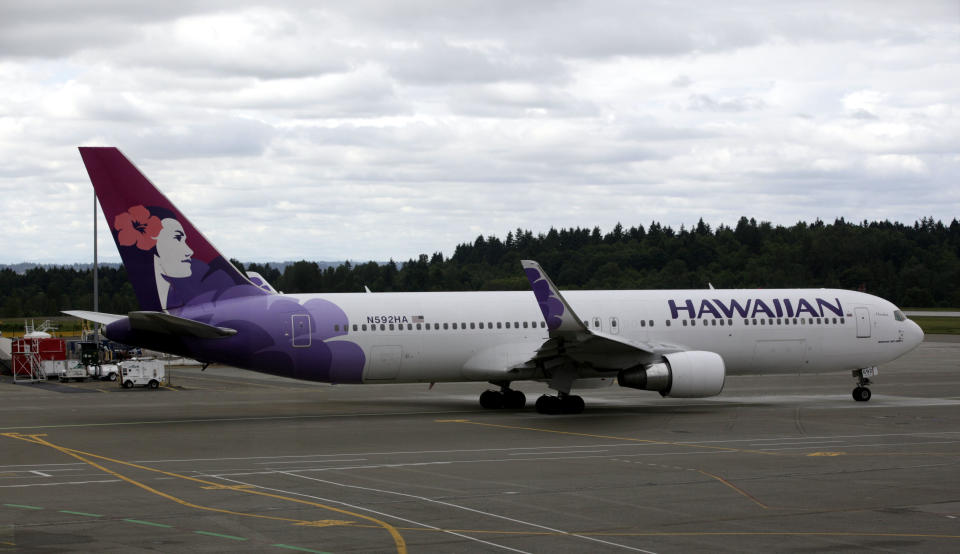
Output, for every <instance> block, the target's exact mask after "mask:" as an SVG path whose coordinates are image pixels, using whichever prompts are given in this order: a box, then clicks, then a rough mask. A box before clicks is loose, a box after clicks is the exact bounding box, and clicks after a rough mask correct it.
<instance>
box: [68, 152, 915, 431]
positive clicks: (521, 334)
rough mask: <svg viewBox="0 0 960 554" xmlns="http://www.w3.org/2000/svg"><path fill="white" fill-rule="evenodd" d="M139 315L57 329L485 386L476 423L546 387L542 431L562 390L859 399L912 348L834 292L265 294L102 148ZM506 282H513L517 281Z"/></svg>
mask: <svg viewBox="0 0 960 554" xmlns="http://www.w3.org/2000/svg"><path fill="white" fill-rule="evenodd" d="M80 155H81V157H82V158H83V162H84V164H85V165H86V168H87V172H88V173H89V175H90V180H91V182H92V183H93V187H94V190H95V192H96V195H97V198H98V199H99V201H100V206H101V208H102V209H103V212H104V215H105V216H106V218H107V221H108V222H109V223H110V226H111V227H112V234H113V238H114V240H115V241H116V244H117V248H118V249H119V251H120V255H121V257H122V258H123V264H124V266H125V267H126V270H127V274H128V275H129V277H130V281H131V283H132V285H133V288H134V291H135V293H136V296H137V300H138V302H139V305H140V311H136V312H130V313H128V314H126V315H114V314H105V313H97V312H87V311H70V312H66V313H68V314H70V315H74V316H77V317H80V318H84V319H88V320H90V321H95V322H98V323H102V324H104V325H106V329H105V334H106V336H107V337H109V338H110V339H112V340H116V341H119V342H122V343H125V344H129V345H135V346H141V347H144V348H149V349H153V350H157V351H161V352H168V353H171V354H176V355H182V356H188V357H191V358H194V359H196V360H199V361H201V362H203V363H211V362H218V363H224V364H229V365H232V366H236V367H240V368H244V369H249V370H253V371H260V372H264V373H271V374H276V375H283V376H286V377H293V378H296V379H306V380H311V381H324V382H328V383H413V382H424V383H427V382H428V383H433V382H443V381H478V382H489V383H491V384H493V385H494V386H495V387H496V388H494V389H490V390H487V391H485V392H483V394H481V395H480V404H481V406H483V407H484V408H491V409H492V408H501V407H506V408H513V409H516V408H522V407H523V406H524V405H525V404H526V398H525V397H524V394H523V393H522V392H520V391H517V390H515V389H512V388H511V387H510V385H511V384H512V383H513V382H514V381H521V380H534V381H541V382H544V383H546V385H547V386H548V387H549V388H551V389H553V390H555V391H556V395H543V396H541V397H540V398H539V399H538V400H537V402H536V408H537V411H539V412H541V413H579V412H581V411H582V410H583V408H584V403H583V400H582V399H581V397H579V396H577V395H574V394H572V391H574V390H576V389H584V388H591V387H596V386H603V385H610V384H612V383H613V382H614V381H616V383H617V384H619V385H620V386H623V387H630V388H635V389H641V390H649V391H656V392H659V393H660V394H661V395H662V396H667V397H679V398H695V397H705V396H713V395H717V394H720V392H721V391H722V390H723V384H724V380H725V378H726V376H727V375H740V374H764V373H771V374H773V373H804V372H806V373H814V372H823V371H833V370H838V371H839V370H847V371H852V373H853V376H854V378H855V379H856V380H857V387H856V388H855V389H854V390H853V397H854V399H855V400H858V401H866V400H869V399H870V389H869V388H868V387H867V386H868V385H869V384H870V378H871V377H873V376H874V375H876V373H877V368H876V366H877V365H878V364H882V363H884V362H889V361H891V360H894V359H896V358H898V357H899V356H902V355H904V354H906V353H907V352H909V351H911V350H913V349H914V348H916V347H917V345H918V344H920V342H921V341H922V340H923V332H922V331H921V330H920V327H918V326H917V325H916V324H915V323H914V322H912V321H910V320H909V319H907V318H906V317H904V315H903V312H901V311H900V310H898V309H897V307H896V306H894V305H893V304H891V303H890V302H887V301H886V300H883V299H882V298H878V297H876V296H871V295H869V294H864V293H860V292H852V291H846V290H835V289H782V290H743V289H738V290H713V289H712V288H711V289H707V290H616V291H568V292H563V291H560V290H559V289H557V287H556V286H555V285H554V284H553V281H551V279H550V277H549V276H548V275H547V274H546V272H544V270H543V268H541V267H540V266H539V265H538V264H537V263H536V262H534V261H529V260H527V261H524V262H523V271H524V272H525V274H526V276H527V278H528V279H529V281H530V286H531V288H532V294H531V292H522V291H521V292H438V293H433V292H431V293H427V292H411V293H373V294H369V293H356V294H279V293H277V292H276V291H275V290H274V289H273V288H272V287H271V286H270V285H269V284H268V283H266V282H265V281H264V280H263V278H262V277H260V276H259V275H244V274H243V273H241V272H240V271H239V270H238V269H237V268H236V267H234V266H233V265H232V264H231V263H230V262H229V261H228V260H227V258H225V257H223V255H221V254H220V252H218V251H217V250H216V249H215V248H214V247H213V245H211V244H210V242H209V241H207V239H206V238H204V236H203V235H202V234H200V231H198V230H197V229H196V228H195V227H194V226H193V224H192V223H191V222H190V221H189V220H188V219H187V218H186V217H184V215H183V214H182V213H181V212H180V211H179V210H178V209H177V208H176V207H175V206H174V205H173V204H172V203H171V202H170V201H169V200H168V199H167V198H166V197H165V196H164V195H163V194H161V193H160V192H159V191H158V190H157V189H156V187H154V186H153V185H152V184H151V183H150V181H149V180H147V178H146V177H144V176H143V174H141V173H140V171H139V170H137V168H136V167H134V165H133V164H132V163H130V161H128V160H127V158H126V157H124V155H123V154H122V153H121V152H120V151H119V150H117V149H116V148H87V147H81V148H80ZM518 269H519V268H518Z"/></svg>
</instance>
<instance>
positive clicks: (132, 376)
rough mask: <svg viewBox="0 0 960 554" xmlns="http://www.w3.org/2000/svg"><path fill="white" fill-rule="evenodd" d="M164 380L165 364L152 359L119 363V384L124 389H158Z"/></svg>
mask: <svg viewBox="0 0 960 554" xmlns="http://www.w3.org/2000/svg"><path fill="white" fill-rule="evenodd" d="M165 380H166V369H165V364H164V362H163V361H162V360H154V359H152V358H133V359H130V360H124V361H122V362H120V383H121V384H122V385H123V387H124V388H127V389H132V388H133V387H136V386H146V387H150V388H151V389H155V388H158V387H159V386H160V384H161V383H163V382H164V381H165Z"/></svg>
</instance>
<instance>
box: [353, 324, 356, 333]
mask: <svg viewBox="0 0 960 554" xmlns="http://www.w3.org/2000/svg"><path fill="white" fill-rule="evenodd" d="M353 331H354V332H356V331H357V324H356V323H354V324H353Z"/></svg>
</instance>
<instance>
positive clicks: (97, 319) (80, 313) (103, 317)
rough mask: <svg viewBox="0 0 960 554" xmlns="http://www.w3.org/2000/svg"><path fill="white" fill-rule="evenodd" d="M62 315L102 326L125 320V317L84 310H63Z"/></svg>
mask: <svg viewBox="0 0 960 554" xmlns="http://www.w3.org/2000/svg"><path fill="white" fill-rule="evenodd" d="M63 313H65V314H67V315H72V316H73V317H78V318H80V319H85V320H87V321H92V322H94V323H100V324H103V325H110V324H111V323H113V322H114V321H120V320H121V319H126V318H127V316H125V315H117V314H106V313H103V312H88V311H86V310H63Z"/></svg>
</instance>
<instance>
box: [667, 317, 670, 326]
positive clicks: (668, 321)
mask: <svg viewBox="0 0 960 554" xmlns="http://www.w3.org/2000/svg"><path fill="white" fill-rule="evenodd" d="M666 324H667V327H669V326H670V320H669V319H668V320H666Z"/></svg>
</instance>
